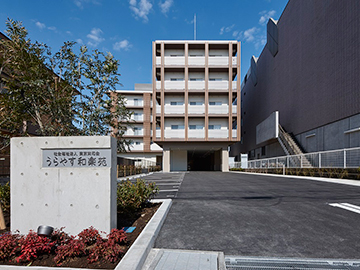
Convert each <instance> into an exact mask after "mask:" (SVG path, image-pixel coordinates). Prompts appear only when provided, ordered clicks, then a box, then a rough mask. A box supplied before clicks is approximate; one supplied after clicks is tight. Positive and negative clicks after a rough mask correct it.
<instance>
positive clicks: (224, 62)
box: [208, 56, 229, 66]
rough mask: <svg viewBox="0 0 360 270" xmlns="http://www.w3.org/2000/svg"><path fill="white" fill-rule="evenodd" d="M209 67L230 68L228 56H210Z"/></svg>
mask: <svg viewBox="0 0 360 270" xmlns="http://www.w3.org/2000/svg"><path fill="white" fill-rule="evenodd" d="M208 63H209V66H228V65H229V57H228V56H216V57H215V56H210V57H209V58H208Z"/></svg>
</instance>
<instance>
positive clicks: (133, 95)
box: [116, 84, 162, 167]
mask: <svg viewBox="0 0 360 270" xmlns="http://www.w3.org/2000/svg"><path fill="white" fill-rule="evenodd" d="M116 92H117V93H118V94H121V95H122V96H124V98H125V101H126V108H128V109H129V110H130V111H132V112H133V115H132V116H131V128H129V129H128V130H127V131H126V133H125V136H124V137H125V138H126V139H130V140H131V141H132V144H131V146H130V149H131V151H129V152H127V153H119V154H118V157H120V158H125V159H130V160H133V163H134V164H135V165H139V166H143V167H146V166H149V165H155V164H156V165H161V163H162V159H161V157H162V148H161V147H159V145H157V144H156V143H154V142H153V141H152V86H151V84H135V90H117V91H116Z"/></svg>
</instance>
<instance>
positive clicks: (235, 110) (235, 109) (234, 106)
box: [231, 105, 237, 113]
mask: <svg viewBox="0 0 360 270" xmlns="http://www.w3.org/2000/svg"><path fill="white" fill-rule="evenodd" d="M231 108H232V113H236V112H237V106H236V105H232V106H231Z"/></svg>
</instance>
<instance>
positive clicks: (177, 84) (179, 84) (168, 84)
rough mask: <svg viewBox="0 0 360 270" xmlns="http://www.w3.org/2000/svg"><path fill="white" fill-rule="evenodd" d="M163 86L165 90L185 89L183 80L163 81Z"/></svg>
mask: <svg viewBox="0 0 360 270" xmlns="http://www.w3.org/2000/svg"><path fill="white" fill-rule="evenodd" d="M156 87H157V85H156ZM164 87H165V90H185V81H164ZM160 89H161V85H160Z"/></svg>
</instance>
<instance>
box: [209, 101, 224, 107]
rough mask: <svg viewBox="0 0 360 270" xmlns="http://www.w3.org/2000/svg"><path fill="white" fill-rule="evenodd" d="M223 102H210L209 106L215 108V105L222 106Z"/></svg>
mask: <svg viewBox="0 0 360 270" xmlns="http://www.w3.org/2000/svg"><path fill="white" fill-rule="evenodd" d="M221 104H222V103H221V101H210V102H209V105H211V106H214V105H216V106H221Z"/></svg>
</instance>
